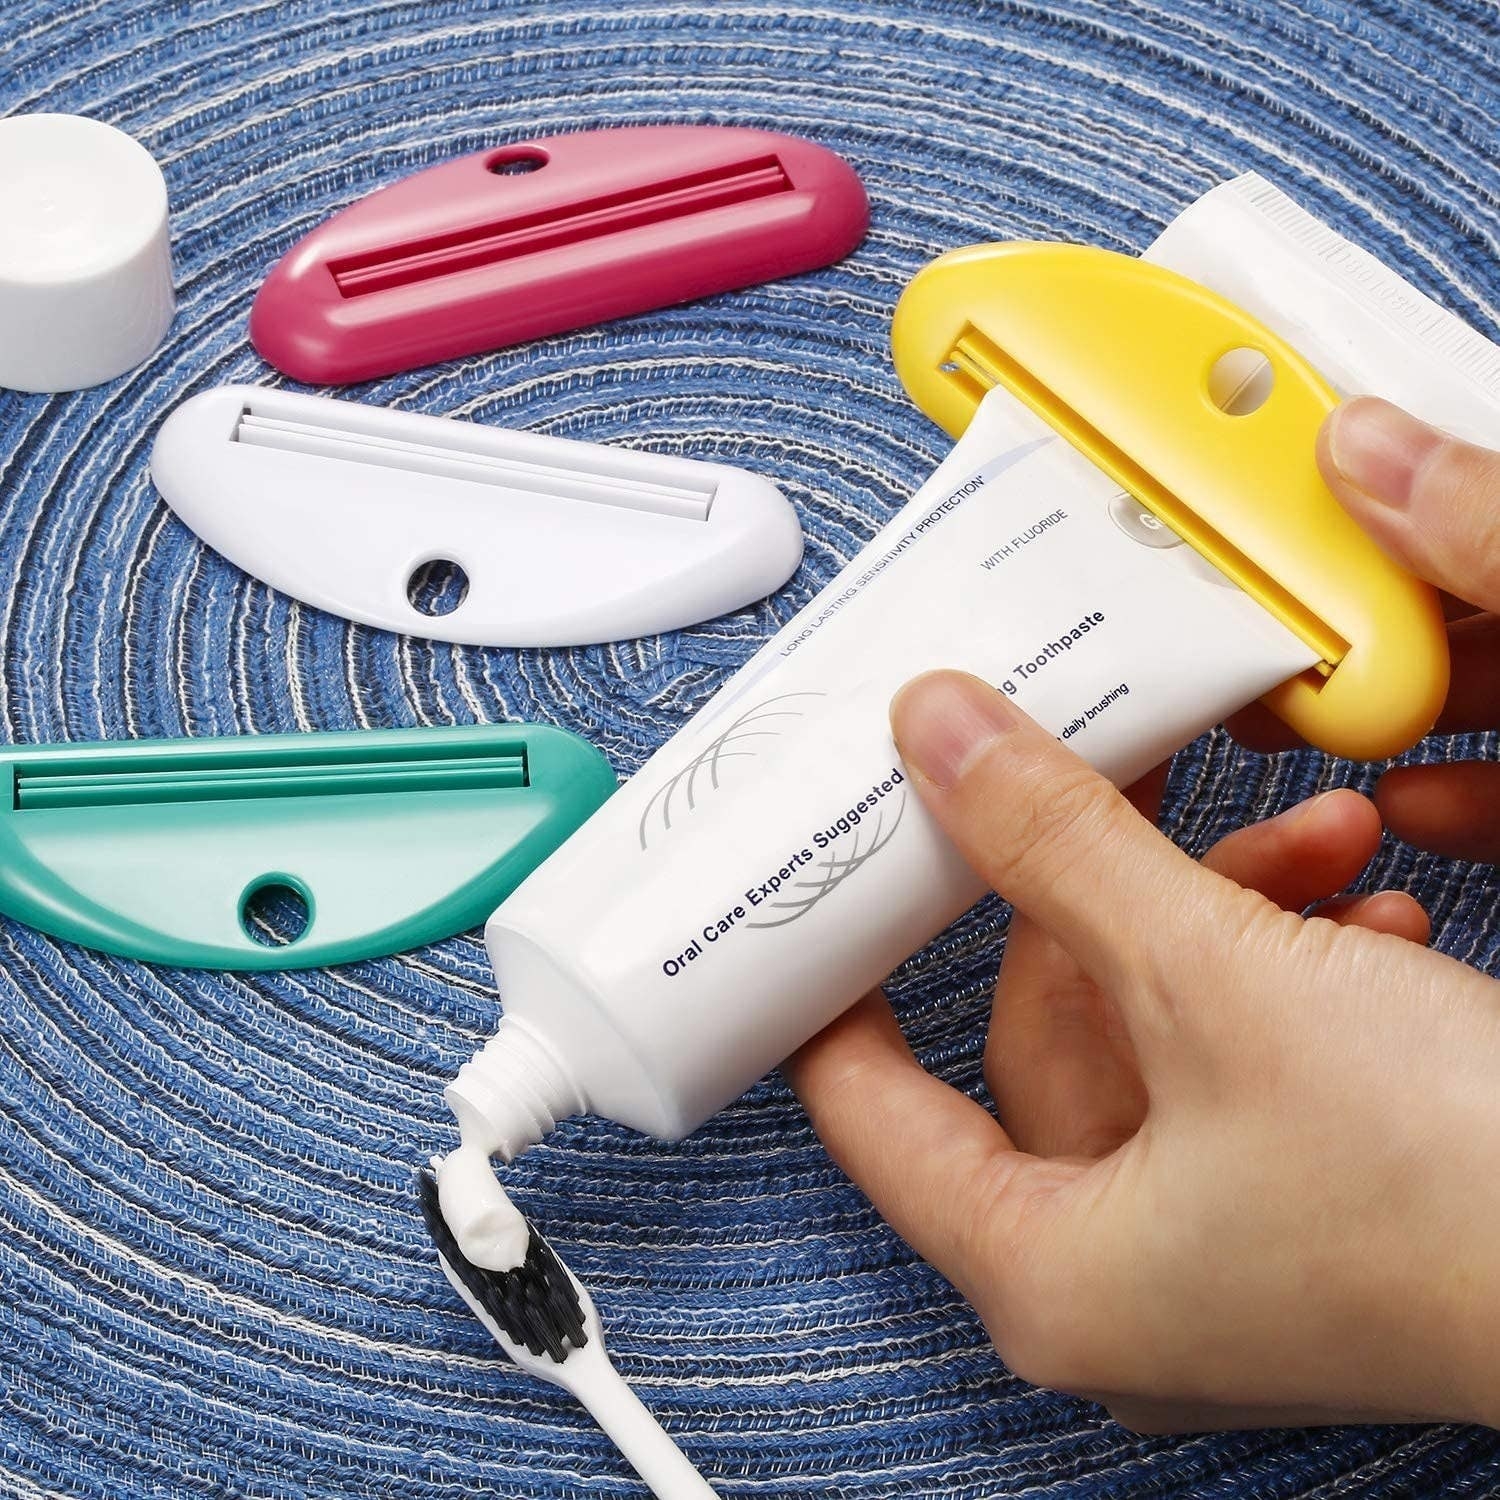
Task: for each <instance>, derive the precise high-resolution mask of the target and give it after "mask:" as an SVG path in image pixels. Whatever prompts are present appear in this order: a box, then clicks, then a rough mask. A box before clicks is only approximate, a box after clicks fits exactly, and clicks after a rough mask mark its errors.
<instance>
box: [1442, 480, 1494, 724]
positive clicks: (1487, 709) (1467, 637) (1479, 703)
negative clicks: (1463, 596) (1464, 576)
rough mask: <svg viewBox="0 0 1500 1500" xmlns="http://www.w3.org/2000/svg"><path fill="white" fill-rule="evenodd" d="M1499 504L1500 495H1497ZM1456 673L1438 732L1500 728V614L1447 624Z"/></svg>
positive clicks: (1454, 671)
mask: <svg viewBox="0 0 1500 1500" xmlns="http://www.w3.org/2000/svg"><path fill="white" fill-rule="evenodd" d="M1496 503H1497V504H1500V496H1497V497H1496ZM1448 649H1449V652H1450V653H1451V655H1452V660H1453V675H1452V678H1451V680H1450V682H1449V684H1448V701H1447V702H1446V703H1445V704H1444V705H1443V712H1442V714H1441V715H1440V716H1439V718H1438V721H1437V727H1436V732H1437V733H1438V734H1467V733H1468V732H1470V731H1471V730H1476V729H1494V728H1496V727H1500V617H1496V616H1495V615H1491V614H1483V615H1474V616H1473V617H1472V618H1470V619H1467V620H1458V621H1456V622H1455V623H1454V624H1452V625H1450V626H1449V627H1448Z"/></svg>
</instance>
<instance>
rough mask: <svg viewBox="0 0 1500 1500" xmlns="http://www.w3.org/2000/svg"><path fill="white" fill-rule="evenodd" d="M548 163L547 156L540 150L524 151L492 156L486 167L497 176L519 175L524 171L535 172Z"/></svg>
mask: <svg viewBox="0 0 1500 1500" xmlns="http://www.w3.org/2000/svg"><path fill="white" fill-rule="evenodd" d="M546 165H547V158H546V157H545V156H543V155H542V154H541V153H540V152H539V151H522V152H520V153H518V154H516V155H505V156H495V157H491V158H490V160H489V161H488V162H486V163H485V166H486V168H487V169H488V170H489V171H491V172H493V173H494V174H495V176H497V177H518V176H520V175H521V173H523V172H535V171H536V170H537V169H538V168H539V167H545V166H546Z"/></svg>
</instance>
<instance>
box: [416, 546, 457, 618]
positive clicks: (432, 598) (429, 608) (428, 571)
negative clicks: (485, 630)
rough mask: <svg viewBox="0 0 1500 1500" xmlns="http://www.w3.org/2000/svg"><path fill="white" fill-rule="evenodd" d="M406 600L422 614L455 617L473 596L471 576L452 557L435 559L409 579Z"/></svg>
mask: <svg viewBox="0 0 1500 1500" xmlns="http://www.w3.org/2000/svg"><path fill="white" fill-rule="evenodd" d="M406 597H407V599H408V600H409V601H410V603H411V607H412V608H413V609H414V610H416V612H417V613H418V614H419V615H428V616H430V617H433V618H438V617H440V616H442V615H451V614H452V613H453V611H454V610H456V609H457V608H458V606H459V605H460V604H462V603H463V602H464V600H465V599H467V598H468V597H469V575H468V574H467V573H465V572H464V570H463V569H462V568H461V567H460V566H459V565H458V564H457V563H456V562H454V561H453V560H452V559H451V558H447V557H435V558H433V559H432V561H431V562H424V563H423V564H422V566H421V567H419V568H417V569H416V570H415V571H414V572H413V573H412V575H411V577H410V578H408V579H407V581H406Z"/></svg>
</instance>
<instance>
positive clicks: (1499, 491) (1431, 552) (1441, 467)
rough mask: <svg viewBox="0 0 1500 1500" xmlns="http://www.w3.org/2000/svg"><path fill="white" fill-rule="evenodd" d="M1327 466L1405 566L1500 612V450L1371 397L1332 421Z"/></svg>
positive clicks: (1324, 448) (1337, 489) (1344, 499)
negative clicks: (1450, 432) (1467, 439)
mask: <svg viewBox="0 0 1500 1500" xmlns="http://www.w3.org/2000/svg"><path fill="white" fill-rule="evenodd" d="M1318 463H1319V466H1320V467H1321V468H1322V470H1323V477H1324V479H1326V480H1327V481H1328V486H1329V488H1330V489H1331V490H1332V491H1333V493H1334V494H1335V495H1336V496H1337V497H1338V499H1339V501H1340V503H1341V504H1342V505H1343V506H1344V508H1345V509H1346V510H1347V511H1348V512H1349V513H1350V515H1352V516H1353V517H1354V519H1355V520H1356V521H1358V522H1359V524H1360V525H1361V526H1362V527H1364V529H1365V530H1366V531H1368V532H1369V533H1370V535H1371V536H1372V537H1374V538H1375V540H1376V541H1377V542H1379V543H1380V545H1381V546H1382V547H1383V548H1384V549H1385V550H1386V551H1387V552H1388V553H1390V555H1391V556H1392V557H1394V558H1395V559H1396V561H1397V562H1399V563H1401V564H1402V565H1403V566H1404V567H1406V568H1409V569H1410V570H1411V571H1412V572H1413V573H1415V574H1417V575H1418V577H1421V578H1425V579H1426V580H1427V581H1428V582H1429V583H1434V584H1436V585H1437V586H1438V587H1439V588H1442V589H1446V590H1447V591H1448V592H1449V593H1450V594H1454V595H1456V596H1457V597H1458V598H1460V599H1466V600H1468V602H1469V603H1470V604H1477V605H1479V606H1481V607H1482V608H1484V609H1490V610H1495V609H1500V453H1492V452H1490V451H1489V450H1488V449H1486V448H1479V447H1476V446H1475V445H1474V444H1473V443H1466V442H1463V441H1462V440H1461V439H1459V438H1456V437H1450V436H1448V434H1447V433H1445V432H1441V431H1439V430H1438V429H1437V428H1436V427H1429V426H1428V425H1427V423H1425V422H1422V421H1419V420H1418V419H1417V418H1416V417H1414V416H1412V415H1411V414H1410V413H1409V412H1405V411H1402V410H1401V408H1400V407H1399V406H1392V405H1391V403H1390V402H1389V401H1381V400H1379V399H1377V398H1376V397H1373V396H1361V397H1359V398H1358V399H1356V400H1354V401H1346V402H1345V403H1344V404H1343V405H1342V406H1341V407H1339V409H1338V410H1337V411H1336V412H1334V413H1333V415H1332V416H1330V417H1329V418H1328V420H1327V421H1326V422H1324V424H1323V430H1322V431H1321V433H1320V434H1319V435H1318Z"/></svg>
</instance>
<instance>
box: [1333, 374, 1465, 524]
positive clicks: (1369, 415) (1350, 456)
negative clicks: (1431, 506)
mask: <svg viewBox="0 0 1500 1500" xmlns="http://www.w3.org/2000/svg"><path fill="white" fill-rule="evenodd" d="M1327 440H1328V456H1329V458H1330V459H1331V460H1332V461H1333V466H1334V468H1335V469H1337V470H1338V472H1339V474H1340V475H1341V476H1342V477H1343V478H1344V480H1345V481H1346V482H1347V483H1349V484H1351V485H1353V486H1354V488H1355V489H1357V490H1360V491H1361V492H1362V493H1364V494H1366V495H1368V496H1369V497H1370V499H1372V500H1378V501H1379V502H1380V503H1381V504H1382V505H1389V506H1392V507H1396V508H1399V507H1401V506H1404V505H1405V504H1406V503H1407V501H1408V500H1410V499H1411V492H1412V484H1413V482H1414V481H1415V479H1416V476H1417V470H1418V469H1420V468H1421V467H1422V465H1423V463H1424V462H1425V461H1426V460H1427V458H1428V457H1429V456H1430V455H1431V453H1432V451H1433V449H1435V448H1437V447H1439V446H1440V445H1441V444H1442V443H1443V442H1444V441H1445V437H1444V434H1443V433H1441V432H1439V431H1438V430H1437V428H1435V427H1429V426H1428V425H1427V423H1426V422H1422V421H1418V419H1417V418H1416V417H1414V416H1412V415H1411V414H1410V413H1409V412H1404V411H1402V410H1401V408H1400V407H1399V406H1392V405H1391V403H1390V402H1389V401H1380V400H1377V399H1375V398H1374V397H1369V396H1365V397H1361V398H1360V399H1358V400H1356V401H1346V402H1345V403H1344V405H1343V406H1341V407H1339V409H1338V410H1337V411H1336V412H1334V414H1333V415H1332V416H1331V417H1330V418H1329V419H1328V428H1327Z"/></svg>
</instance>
